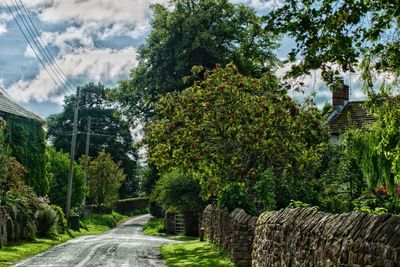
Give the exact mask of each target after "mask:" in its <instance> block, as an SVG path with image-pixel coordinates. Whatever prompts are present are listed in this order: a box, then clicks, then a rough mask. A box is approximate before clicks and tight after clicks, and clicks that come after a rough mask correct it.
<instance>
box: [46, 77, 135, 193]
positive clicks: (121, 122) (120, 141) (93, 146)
mask: <svg viewBox="0 0 400 267" xmlns="http://www.w3.org/2000/svg"><path fill="white" fill-rule="evenodd" d="M109 92H110V89H108V88H105V87H104V85H102V84H94V83H88V84H86V85H84V86H82V87H80V98H79V116H78V118H79V120H78V132H80V133H81V134H78V135H77V140H76V143H77V147H76V158H80V157H82V156H83V155H85V145H86V133H87V131H88V129H87V127H88V119H89V117H91V118H92V123H91V133H92V135H91V137H90V146H89V156H90V157H92V158H93V157H96V156H97V155H98V153H99V152H100V151H101V150H103V149H104V150H105V151H106V152H107V153H108V154H110V155H111V156H112V158H113V159H114V160H115V161H116V162H121V166H122V168H123V169H124V172H125V173H126V175H127V178H126V179H125V180H124V182H123V184H122V186H121V188H120V191H119V193H120V196H121V198H128V197H133V196H135V194H136V191H137V189H138V181H137V178H136V167H137V166H136V156H137V155H136V150H135V148H134V147H133V146H132V143H133V139H132V135H131V131H130V128H129V124H128V122H126V120H125V119H124V117H123V116H122V115H121V114H120V113H119V112H118V110H117V108H116V105H115V103H114V102H113V101H111V100H110V98H109V97H108V96H107V95H108V93H109ZM75 104H76V96H75V95H71V96H67V97H65V100H64V110H63V112H62V113H59V114H54V115H51V116H49V118H48V119H47V124H48V127H49V129H48V132H47V137H48V139H49V140H51V141H52V143H53V145H54V147H55V148H56V150H57V151H70V146H71V136H70V135H65V133H66V132H71V130H72V123H73V116H74V108H75Z"/></svg>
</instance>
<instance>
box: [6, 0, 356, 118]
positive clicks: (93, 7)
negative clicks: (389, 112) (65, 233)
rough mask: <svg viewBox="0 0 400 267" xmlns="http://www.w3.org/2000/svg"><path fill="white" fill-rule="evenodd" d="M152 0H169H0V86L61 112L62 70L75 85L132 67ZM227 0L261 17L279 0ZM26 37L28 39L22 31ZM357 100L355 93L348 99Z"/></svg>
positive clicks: (108, 78)
mask: <svg viewBox="0 0 400 267" xmlns="http://www.w3.org/2000/svg"><path fill="white" fill-rule="evenodd" d="M155 2H157V3H163V4H166V3H167V0H118V1H114V0H0V89H1V90H2V92H5V94H6V95H7V96H8V97H10V98H11V99H13V100H14V101H16V102H18V103H20V104H21V105H23V106H24V107H26V108H27V109H29V110H31V111H33V112H35V113H37V114H39V115H40V116H42V117H47V116H48V115H49V114H52V113H58V112H60V111H61V104H62V100H63V97H64V95H65V94H70V93H71V92H72V91H73V88H72V86H71V88H69V87H64V88H62V89H59V88H58V87H57V86H56V84H55V82H56V83H58V84H61V82H60V79H63V77H64V75H65V76H66V77H67V78H68V79H69V80H70V81H71V82H72V83H73V84H78V85H80V84H83V83H85V82H87V81H95V82H103V83H106V84H108V85H110V86H112V85H113V84H115V82H116V81H118V80H120V79H123V78H126V77H128V75H129V72H130V70H131V69H132V68H134V67H135V66H136V64H137V61H136V49H137V47H138V46H139V45H140V44H142V43H143V42H144V41H145V38H146V36H147V35H148V33H149V32H150V31H151V28H150V25H149V21H150V17H151V13H150V11H149V5H150V4H151V3H155ZM232 2H235V3H244V4H246V5H250V6H252V7H254V8H255V9H256V10H257V12H258V13H259V14H260V15H264V14H267V13H268V12H269V11H270V10H271V8H273V7H274V6H275V5H276V3H277V0H264V1H263V0H232ZM7 4H8V7H10V8H11V10H12V11H13V14H14V16H15V17H16V19H17V21H19V23H20V26H21V27H22V28H23V29H24V30H25V27H24V22H25V23H28V22H30V21H29V20H32V21H33V24H34V25H35V27H36V28H37V30H38V33H39V34H38V35H36V34H35V29H34V28H33V27H32V26H31V29H32V32H33V33H34V34H35V36H34V37H35V38H36V40H37V41H38V42H40V43H42V44H43V45H45V46H46V47H47V49H48V52H50V53H51V55H52V57H53V58H50V57H49V56H47V58H48V59H47V60H46V59H45V58H43V59H42V61H43V63H44V64H45V65H47V66H48V70H49V71H50V72H51V73H52V74H53V75H52V77H51V76H50V75H49V74H48V73H47V72H46V70H45V69H44V68H42V66H41V64H40V62H39V61H38V60H37V59H36V56H35V53H34V51H33V50H32V49H31V48H30V47H29V45H28V43H27V41H26V40H25V38H24V36H23V34H22V33H21V31H20V29H19V27H18V24H17V23H16V22H15V20H14V18H13V16H12V13H11V12H9V9H8V7H7ZM27 14H29V16H28V15H27ZM23 18H25V20H26V21H24V20H23ZM25 34H26V35H27V37H28V38H29V39H31V38H30V35H29V34H28V32H27V31H26V30H25ZM39 36H40V37H39ZM285 43H287V44H293V42H290V41H289V42H285ZM288 51H289V45H285V46H283V47H281V48H280V49H279V50H278V51H277V53H278V55H279V56H280V57H285V56H286V54H287V52H288ZM43 52H44V53H46V54H47V53H48V52H47V51H43ZM54 73H58V75H57V74H54ZM313 75H314V76H312V77H307V78H305V80H304V82H305V83H306V86H307V87H309V88H311V89H313V90H314V91H316V92H317V98H316V99H317V101H318V103H320V104H323V103H325V102H326V101H327V100H328V99H329V98H330V93H329V91H328V90H326V88H325V87H324V85H323V83H321V81H320V80H319V79H318V77H319V73H318V72H315V73H314V74H313ZM61 76H63V77H61ZM358 80H359V79H358V77H357V76H349V77H347V83H350V84H352V87H356V86H357V83H358V82H357V81H358ZM72 83H71V84H72ZM355 91H356V90H355ZM296 97H298V98H300V97H301V96H296ZM361 97H362V95H360V93H359V92H353V95H352V98H353V99H359V98H361Z"/></svg>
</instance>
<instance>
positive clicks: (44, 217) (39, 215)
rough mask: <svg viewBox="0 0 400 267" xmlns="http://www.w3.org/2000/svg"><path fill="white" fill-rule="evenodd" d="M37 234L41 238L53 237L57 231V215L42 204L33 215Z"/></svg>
mask: <svg viewBox="0 0 400 267" xmlns="http://www.w3.org/2000/svg"><path fill="white" fill-rule="evenodd" d="M35 220H36V227H37V234H38V235H39V236H41V237H50V236H53V235H54V234H55V233H56V231H57V213H56V212H55V211H54V210H53V209H52V208H51V207H50V206H49V205H47V204H42V205H41V207H40V208H39V210H38V211H36V214H35Z"/></svg>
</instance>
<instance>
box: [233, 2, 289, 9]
mask: <svg viewBox="0 0 400 267" xmlns="http://www.w3.org/2000/svg"><path fill="white" fill-rule="evenodd" d="M231 2H232V3H234V4H245V5H248V6H251V7H253V8H255V9H256V10H257V11H270V10H271V9H275V8H278V7H280V6H282V0H231Z"/></svg>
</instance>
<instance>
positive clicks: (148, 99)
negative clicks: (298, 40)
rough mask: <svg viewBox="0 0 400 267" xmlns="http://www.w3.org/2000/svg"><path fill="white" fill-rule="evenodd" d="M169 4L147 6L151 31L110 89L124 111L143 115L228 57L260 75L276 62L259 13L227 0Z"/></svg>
mask: <svg viewBox="0 0 400 267" xmlns="http://www.w3.org/2000/svg"><path fill="white" fill-rule="evenodd" d="M171 4H172V6H171V8H168V7H164V6H162V5H161V4H155V5H153V6H152V11H153V19H152V21H151V26H152V32H151V33H150V34H149V36H148V38H147V39H146V43H145V44H144V45H142V46H141V47H140V49H139V51H138V54H139V55H138V59H139V63H138V66H137V67H136V68H135V69H133V71H132V73H131V76H130V79H127V80H122V81H120V83H119V86H118V88H117V89H116V90H115V91H114V92H113V97H114V98H116V99H117V100H118V101H119V102H120V103H121V104H122V106H123V108H124V111H125V112H126V114H127V116H128V117H131V118H144V119H148V118H150V117H152V116H153V115H154V113H155V110H154V105H155V104H156V103H157V102H158V100H159V98H160V97H161V96H163V95H165V94H166V93H168V92H172V91H182V90H183V89H184V88H186V87H187V86H190V85H191V84H192V83H193V81H194V80H196V79H197V78H198V77H199V76H200V78H201V76H202V74H201V73H199V74H198V75H194V76H191V77H190V78H188V79H186V83H185V81H183V80H182V78H184V77H186V76H190V75H191V69H192V67H193V66H204V67H205V68H206V69H212V68H214V67H215V65H216V64H217V63H219V64H223V65H225V64H228V63H229V62H231V61H232V62H233V63H234V64H236V65H237V66H238V69H239V71H240V72H241V73H244V74H246V75H251V76H256V77H259V76H261V75H262V74H263V73H265V72H269V71H270V70H271V69H272V68H274V67H275V66H276V65H277V61H278V60H277V59H276V56H275V55H274V54H273V49H275V47H276V45H275V39H274V38H272V37H271V36H269V35H267V34H265V31H264V30H263V24H262V22H261V18H260V17H258V16H257V15H256V13H255V11H254V10H253V9H251V8H249V7H246V6H244V5H235V4H232V3H230V2H229V1H227V0H219V1H214V0H194V1H188V0H173V1H171Z"/></svg>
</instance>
